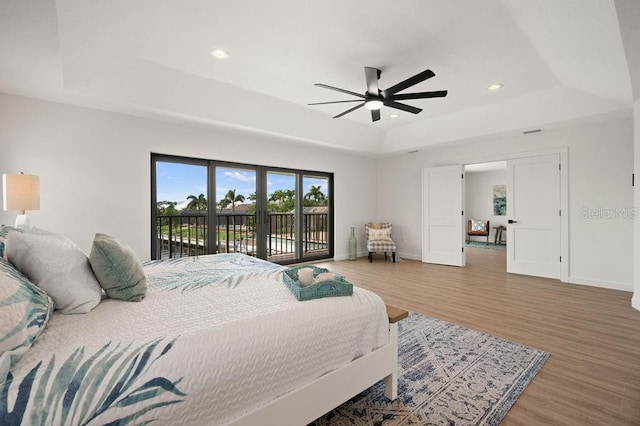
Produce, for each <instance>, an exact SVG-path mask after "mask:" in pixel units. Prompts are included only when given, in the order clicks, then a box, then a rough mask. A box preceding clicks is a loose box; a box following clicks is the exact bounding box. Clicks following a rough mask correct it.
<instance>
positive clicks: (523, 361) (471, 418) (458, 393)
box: [313, 312, 549, 426]
mask: <svg viewBox="0 0 640 426" xmlns="http://www.w3.org/2000/svg"><path fill="white" fill-rule="evenodd" d="M398 352H399V357H398V358H399V359H398V360H399V363H400V380H399V383H398V389H399V390H398V399H397V400H395V401H394V402H390V401H389V400H387V399H386V398H385V396H384V383H383V382H379V383H377V384H376V385H374V386H372V387H371V388H369V389H367V390H366V391H364V392H362V393H360V394H359V395H357V396H356V397H354V398H353V399H351V400H350V401H347V402H345V403H344V404H342V405H341V406H339V407H338V408H336V409H335V410H333V411H331V412H330V413H328V414H326V415H325V416H323V417H321V418H320V419H318V420H316V421H315V422H314V423H313V424H314V425H381V424H384V425H448V426H452V425H458V426H459V425H497V424H498V423H500V421H501V420H502V418H504V416H505V415H506V414H507V411H508V410H509V408H511V406H512V405H513V404H514V403H515V401H516V399H518V397H519V396H520V394H522V392H523V391H524V389H525V388H526V387H527V385H528V384H529V382H531V380H532V379H533V378H534V376H535V375H536V374H537V373H538V371H540V369H541V368H542V366H543V365H544V363H545V361H546V360H547V358H548V357H549V354H548V353H546V352H543V351H540V350H538V349H533V348H530V347H527V346H523V345H520V344H518V343H514V342H510V341H507V340H503V339H500V338H498V337H495V336H491V335H488V334H484V333H480V332H477V331H473V330H470V329H468V328H464V327H460V326H458V325H455V324H451V323H448V322H445V321H440V320H437V319H434V318H430V317H427V316H424V315H420V314H417V313H414V312H412V313H410V314H409V318H406V319H404V320H402V321H400V323H399V350H398Z"/></svg>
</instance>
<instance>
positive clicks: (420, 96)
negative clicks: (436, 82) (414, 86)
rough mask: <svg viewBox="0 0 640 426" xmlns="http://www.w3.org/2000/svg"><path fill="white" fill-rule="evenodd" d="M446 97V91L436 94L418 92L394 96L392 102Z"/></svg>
mask: <svg viewBox="0 0 640 426" xmlns="http://www.w3.org/2000/svg"><path fill="white" fill-rule="evenodd" d="M445 96H447V91H446V90H438V91H435V92H418V93H404V94H399V95H392V96H391V97H390V99H391V100H392V101H403V100H407V99H425V98H444V97H445Z"/></svg>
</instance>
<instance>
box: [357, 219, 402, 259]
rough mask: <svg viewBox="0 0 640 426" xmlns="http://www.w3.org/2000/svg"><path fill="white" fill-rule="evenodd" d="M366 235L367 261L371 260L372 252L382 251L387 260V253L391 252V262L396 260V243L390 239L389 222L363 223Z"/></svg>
mask: <svg viewBox="0 0 640 426" xmlns="http://www.w3.org/2000/svg"><path fill="white" fill-rule="evenodd" d="M364 229H365V231H366V235H367V251H368V252H369V262H373V254H374V253H380V252H383V253H384V259H385V260H387V253H388V252H391V258H392V259H393V262H394V263H395V261H396V243H395V242H394V241H393V240H392V239H391V230H392V226H391V224H390V223H373V222H369V223H367V224H365V225H364Z"/></svg>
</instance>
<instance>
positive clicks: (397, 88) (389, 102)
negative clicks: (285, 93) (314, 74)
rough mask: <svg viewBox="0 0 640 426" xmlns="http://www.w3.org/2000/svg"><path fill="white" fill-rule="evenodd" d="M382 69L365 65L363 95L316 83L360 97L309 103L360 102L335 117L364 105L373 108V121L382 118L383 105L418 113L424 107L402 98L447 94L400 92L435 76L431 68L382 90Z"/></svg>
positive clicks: (442, 91)
mask: <svg viewBox="0 0 640 426" xmlns="http://www.w3.org/2000/svg"><path fill="white" fill-rule="evenodd" d="M381 74H382V71H380V70H379V69H377V68H372V67H364V75H365V79H366V81H367V91H366V92H365V93H364V94H363V95H361V94H360V93H356V92H352V91H350V90H345V89H341V88H339V87H334V86H329V85H328V84H322V83H316V84H315V85H316V86H318V87H322V88H325V89H329V90H334V91H336V92H341V93H345V94H347V95H351V96H356V97H357V98H359V99H352V100H344V101H331V102H315V103H311V104H309V105H326V104H340V103H347V102H360V103H359V104H358V105H356V106H355V107H352V108H349V109H348V110H346V111H344V112H342V113H340V114H338V115H336V116H335V117H333V118H340V117H342V116H343V115H346V114H349V113H350V112H353V111H355V110H357V109H358V108H361V107H362V106H364V107H365V108H366V109H368V110H371V119H372V121H378V120H380V109H381V108H382V106H383V105H384V106H388V107H391V108H395V109H399V110H402V111H406V112H410V113H412V114H418V113H419V112H420V111H422V109H420V108H416V107H413V106H411V105H407V104H403V103H400V102H397V101H402V100H410V99H427V98H443V97H445V96H447V91H446V90H438V91H434V92H419V93H404V94H402V93H398V92H402V91H403V90H405V89H407V88H409V87H411V86H414V85H416V84H418V83H421V82H423V81H425V80H427V79H429V78H431V77H434V76H435V74H434V73H433V71H431V70H425V71H422V72H421V73H419V74H416V75H414V76H413V77H410V78H408V79H406V80H403V81H401V82H400V83H398V84H396V85H394V86H391V87H389V88H388V89H386V90H380V88H379V87H378V80H379V79H380V75H381Z"/></svg>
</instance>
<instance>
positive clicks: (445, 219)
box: [422, 165, 465, 266]
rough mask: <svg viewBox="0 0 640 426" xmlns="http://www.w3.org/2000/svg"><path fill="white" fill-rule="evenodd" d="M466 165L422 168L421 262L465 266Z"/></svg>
mask: <svg viewBox="0 0 640 426" xmlns="http://www.w3.org/2000/svg"><path fill="white" fill-rule="evenodd" d="M463 176H464V175H463V166H462V165H454V166H445V167H430V168H425V169H422V261H423V262H426V263H439V264H443V265H452V266H464V265H465V256H464V233H463V229H464V226H463V225H464V223H463V222H464V214H463V210H464V178H463Z"/></svg>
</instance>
